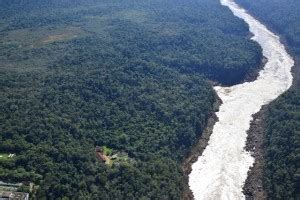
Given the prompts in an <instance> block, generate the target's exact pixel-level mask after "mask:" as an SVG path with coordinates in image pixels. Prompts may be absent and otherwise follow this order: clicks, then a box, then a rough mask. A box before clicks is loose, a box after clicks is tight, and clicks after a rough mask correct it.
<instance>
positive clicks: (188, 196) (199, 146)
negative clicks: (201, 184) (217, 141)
mask: <svg viewBox="0 0 300 200" xmlns="http://www.w3.org/2000/svg"><path fill="white" fill-rule="evenodd" d="M221 104H222V101H221V99H220V98H219V97H218V95H217V94H216V102H215V104H214V111H215V112H213V113H211V115H210V116H209V118H208V120H207V125H206V128H205V129H204V131H203V133H202V135H201V136H200V138H199V140H198V142H197V143H196V144H195V145H194V147H193V148H192V150H191V152H190V154H189V155H188V156H187V158H186V159H185V160H184V162H183V164H182V171H183V174H184V179H183V186H184V190H183V193H182V199H184V200H192V199H194V196H193V193H192V191H191V190H190V187H189V174H190V173H191V171H192V164H193V163H195V162H196V161H197V160H198V158H199V156H201V155H202V153H203V151H204V149H205V148H206V146H207V144H208V141H209V138H210V135H211V134H212V131H213V127H214V125H215V123H216V122H217V121H218V118H217V115H216V112H217V111H218V109H219V106H220V105H221Z"/></svg>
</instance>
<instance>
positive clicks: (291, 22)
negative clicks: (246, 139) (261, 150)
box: [238, 0, 300, 199]
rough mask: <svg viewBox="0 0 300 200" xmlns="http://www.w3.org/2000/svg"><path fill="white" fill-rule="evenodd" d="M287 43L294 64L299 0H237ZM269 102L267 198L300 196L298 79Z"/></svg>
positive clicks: (299, 36)
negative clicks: (292, 85) (283, 92)
mask: <svg viewBox="0 0 300 200" xmlns="http://www.w3.org/2000/svg"><path fill="white" fill-rule="evenodd" d="M238 2H239V3H240V4H241V5H242V6H244V7H245V8H247V10H249V11H250V12H252V13H253V14H254V15H255V16H257V17H258V18H259V19H260V20H262V21H263V22H265V23H266V24H267V25H268V26H269V27H271V28H272V29H274V30H276V31H277V32H278V33H279V34H281V37H282V38H283V39H284V40H285V41H286V42H287V44H288V46H289V50H290V52H291V53H292V54H293V55H294V58H295V60H296V66H295V67H297V68H298V67H299V60H300V12H299V10H300V1H297V0H286V1H280V0H257V1H251V0H238ZM298 71H299V70H298V69H295V73H294V78H295V81H294V87H293V88H292V89H291V90H290V91H288V92H287V93H286V94H284V95H282V96H281V97H280V98H279V99H278V100H276V101H275V102H273V103H272V104H271V105H270V107H269V109H268V111H267V116H266V121H265V122H264V123H265V134H266V138H265V151H266V152H265V159H266V166H265V169H264V171H265V178H264V179H265V187H266V190H267V193H268V198H269V199H300V88H299V86H300V84H299V83H300V82H299V80H300V79H299V76H300V74H299V72H298Z"/></svg>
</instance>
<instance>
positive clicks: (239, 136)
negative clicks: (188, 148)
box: [189, 0, 294, 199]
mask: <svg viewBox="0 0 300 200" xmlns="http://www.w3.org/2000/svg"><path fill="white" fill-rule="evenodd" d="M221 3H222V4H223V5H225V6H228V7H229V8H230V9H231V10H232V11H233V13H234V14H235V15H236V16H237V17H240V18H242V19H244V20H245V21H246V22H247V23H248V24H249V26H250V31H251V32H252V33H253V34H254V35H255V37H254V38H253V39H254V40H255V41H257V42H258V43H259V44H260V45H261V46H262V48H263V50H264V55H265V56H266V57H267V58H268V62H267V63H266V67H265V68H264V70H263V71H261V73H260V76H259V77H258V78H257V80H255V81H254V82H247V83H244V84H238V85H234V86H232V87H220V86H218V87H215V90H216V92H217V93H218V96H219V97H220V98H221V99H222V101H223V103H222V105H221V106H220V111H219V112H218V113H217V116H218V118H219V121H218V122H217V123H216V124H215V126H214V129H213V130H214V131H213V133H212V135H211V137H210V142H209V145H208V146H207V147H206V148H205V151H204V152H203V153H202V156H201V157H199V158H198V161H197V162H196V163H194V164H193V170H192V172H191V174H190V175H189V178H190V180H189V185H190V187H191V190H192V191H193V194H194V196H195V197H196V198H199V199H207V198H216V199H219V198H225V197H226V198H229V199H244V198H245V195H244V194H243V193H242V189H243V186H244V183H245V181H246V179H247V176H248V171H249V168H250V167H251V166H253V164H254V158H253V157H252V156H251V155H250V152H248V151H245V150H244V149H245V145H246V141H247V137H248V130H249V127H250V124H251V121H252V120H253V117H252V116H253V115H254V114H255V113H257V112H259V111H260V110H261V107H262V106H263V105H266V104H268V103H269V102H271V101H273V100H274V99H276V98H277V97H278V96H279V95H281V94H282V93H283V92H284V91H286V90H287V89H289V88H290V86H291V85H292V74H291V71H290V70H291V67H292V66H293V65H294V61H293V60H292V59H291V57H290V56H289V55H288V53H287V52H286V50H285V48H284V47H283V45H282V44H281V43H280V41H279V38H278V37H276V36H275V35H274V34H273V33H272V32H270V31H269V30H267V29H266V27H265V26H264V25H263V24H261V23H260V22H259V21H257V20H255V19H254V18H253V17H252V16H251V15H249V14H247V13H246V12H245V11H244V9H241V8H240V7H238V6H237V5H236V4H235V3H234V2H232V1H227V0H222V1H221Z"/></svg>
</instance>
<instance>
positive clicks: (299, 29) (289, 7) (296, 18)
mask: <svg viewBox="0 0 300 200" xmlns="http://www.w3.org/2000/svg"><path fill="white" fill-rule="evenodd" d="M237 2H238V3H240V4H241V5H242V6H244V7H246V8H247V10H249V11H250V12H252V13H254V14H255V15H256V16H257V17H258V18H259V19H261V20H262V21H264V22H265V23H266V24H267V25H268V26H270V27H271V28H273V29H275V30H276V31H277V32H279V33H280V34H282V36H283V37H284V38H285V39H286V40H287V42H288V44H289V45H290V47H292V48H293V50H294V51H295V52H296V53H297V54H298V55H300V14H299V13H300V12H299V10H300V1H298V0H255V1H254V0H237Z"/></svg>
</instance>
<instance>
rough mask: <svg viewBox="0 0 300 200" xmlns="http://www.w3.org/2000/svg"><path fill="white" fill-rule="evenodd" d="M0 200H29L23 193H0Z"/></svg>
mask: <svg viewBox="0 0 300 200" xmlns="http://www.w3.org/2000/svg"><path fill="white" fill-rule="evenodd" d="M0 200H29V194H28V193H23V192H9V191H0Z"/></svg>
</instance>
